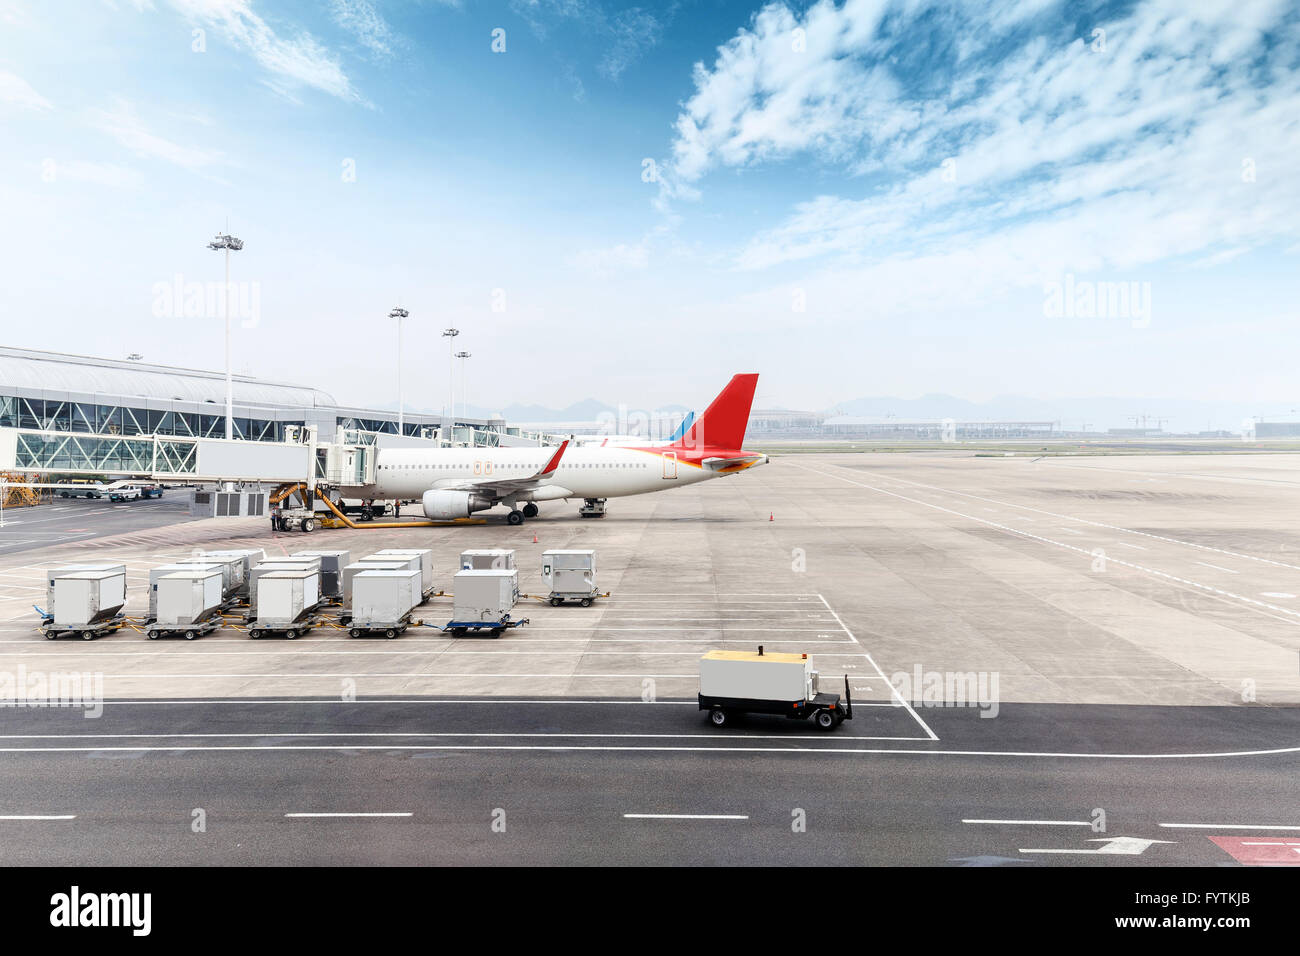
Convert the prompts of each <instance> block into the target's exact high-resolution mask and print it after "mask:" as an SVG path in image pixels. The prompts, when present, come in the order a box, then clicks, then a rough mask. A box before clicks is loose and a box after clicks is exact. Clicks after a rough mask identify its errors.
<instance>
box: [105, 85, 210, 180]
mask: <svg viewBox="0 0 1300 956" xmlns="http://www.w3.org/2000/svg"><path fill="white" fill-rule="evenodd" d="M89 121H90V125H91V126H92V127H93V128H95V129H97V130H99V131H100V132H102V133H106V134H108V135H109V136H111V137H112V138H113V139H115V140H116V141H117V142H118V143H119V144H120V145H121V146H123V147H125V148H126V149H129V150H130V151H131V152H133V153H135V154H136V155H137V156H141V157H144V158H146V159H161V160H163V161H165V162H168V163H173V164H175V165H177V166H183V167H185V168H186V169H202V168H204V167H206V166H212V165H215V164H217V163H222V162H224V161H225V157H224V156H223V155H222V154H221V153H220V152H217V151H215V150H209V149H202V148H199V147H195V146H183V145H181V144H179V143H175V142H173V141H171V140H169V139H166V138H164V137H162V136H159V135H158V134H156V133H154V132H153V131H152V130H150V129H149V128H148V127H147V126H146V125H145V123H144V121H143V120H142V119H140V117H139V116H138V115H137V114H136V111H135V108H134V107H133V106H132V105H131V104H130V103H129V102H127V101H126V100H123V99H117V100H114V102H113V105H112V107H111V108H110V109H107V110H93V111H92V112H91V113H90V117H89Z"/></svg>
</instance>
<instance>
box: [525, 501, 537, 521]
mask: <svg viewBox="0 0 1300 956" xmlns="http://www.w3.org/2000/svg"><path fill="white" fill-rule="evenodd" d="M524 517H525V518H536V517H537V505H535V504H533V503H532V502H531V501H530V502H528V504H526V505H524Z"/></svg>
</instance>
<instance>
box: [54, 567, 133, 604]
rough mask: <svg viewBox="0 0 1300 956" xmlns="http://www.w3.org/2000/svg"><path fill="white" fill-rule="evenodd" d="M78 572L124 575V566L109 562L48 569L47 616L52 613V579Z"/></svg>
mask: <svg viewBox="0 0 1300 956" xmlns="http://www.w3.org/2000/svg"><path fill="white" fill-rule="evenodd" d="M78 571H120V572H121V573H122V574H123V575H125V574H126V565H125V564H112V563H111V562H101V563H98V564H65V565H62V566H60V567H57V568H50V569H49V570H48V571H46V572H45V611H46V613H48V614H53V613H54V579H55V578H57V577H62V576H63V575H65V574H75V573H76V572H78Z"/></svg>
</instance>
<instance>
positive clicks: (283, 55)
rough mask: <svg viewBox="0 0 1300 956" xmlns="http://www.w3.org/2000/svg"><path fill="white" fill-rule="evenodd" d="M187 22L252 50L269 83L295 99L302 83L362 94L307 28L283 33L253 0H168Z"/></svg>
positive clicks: (351, 97)
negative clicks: (259, 12) (260, 12)
mask: <svg viewBox="0 0 1300 956" xmlns="http://www.w3.org/2000/svg"><path fill="white" fill-rule="evenodd" d="M169 2H170V3H171V5H172V6H173V7H174V8H175V9H176V10H177V11H179V12H180V13H181V14H183V15H184V16H186V17H188V18H189V19H190V20H191V21H194V22H197V23H202V24H204V25H205V26H206V27H208V28H210V29H215V30H217V31H218V32H219V33H220V34H221V35H222V36H224V37H226V38H227V39H228V40H229V41H230V42H232V43H234V44H235V45H236V46H239V47H242V48H243V49H245V50H247V51H248V52H249V53H250V54H252V56H253V59H255V60H256V61H257V62H258V63H259V64H260V65H261V66H262V68H263V69H265V70H267V71H268V72H269V73H270V74H271V77H270V78H269V79H268V80H267V85H268V86H270V87H271V88H272V89H274V90H276V91H277V92H279V93H281V94H283V95H284V96H286V97H288V98H290V99H293V98H294V93H295V91H296V90H298V89H300V88H302V87H308V88H310V89H315V90H320V91H321V92H323V93H328V94H329V95H330V96H336V97H338V98H339V99H342V100H348V101H350V102H361V101H362V99H361V95H360V94H359V93H358V92H357V91H356V89H355V88H354V87H353V85H352V81H351V80H350V79H348V76H347V74H346V73H345V72H344V71H343V67H342V65H341V64H340V63H339V59H338V57H337V56H335V55H334V54H333V53H331V52H330V51H329V50H328V49H326V48H325V47H324V46H323V45H322V44H321V43H320V42H319V41H318V40H317V39H316V38H315V37H313V36H312V35H311V34H310V33H307V32H305V31H302V32H298V33H297V34H296V35H295V36H293V37H291V38H290V37H283V36H281V35H280V34H279V33H277V32H276V30H275V29H274V28H273V27H272V26H271V25H270V24H268V23H267V22H266V21H265V20H263V19H262V18H261V17H260V16H258V15H257V14H256V13H254V12H253V8H252V3H251V0H169Z"/></svg>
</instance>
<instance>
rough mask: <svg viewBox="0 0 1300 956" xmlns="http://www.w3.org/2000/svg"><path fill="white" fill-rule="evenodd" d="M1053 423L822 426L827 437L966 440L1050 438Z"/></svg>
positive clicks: (840, 420)
mask: <svg viewBox="0 0 1300 956" xmlns="http://www.w3.org/2000/svg"><path fill="white" fill-rule="evenodd" d="M1055 429H1056V423H1055V422H1034V421H964V420H959V419H954V418H917V419H903V418H871V417H867V416H858V415H836V416H834V417H832V418H828V419H826V420H825V421H824V422H823V423H822V432H823V434H824V436H825V437H827V438H863V439H895V440H903V441H966V440H973V439H984V440H988V439H994V440H996V439H1003V438H1050V437H1051V436H1052V435H1053V433H1054V431H1055Z"/></svg>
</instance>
